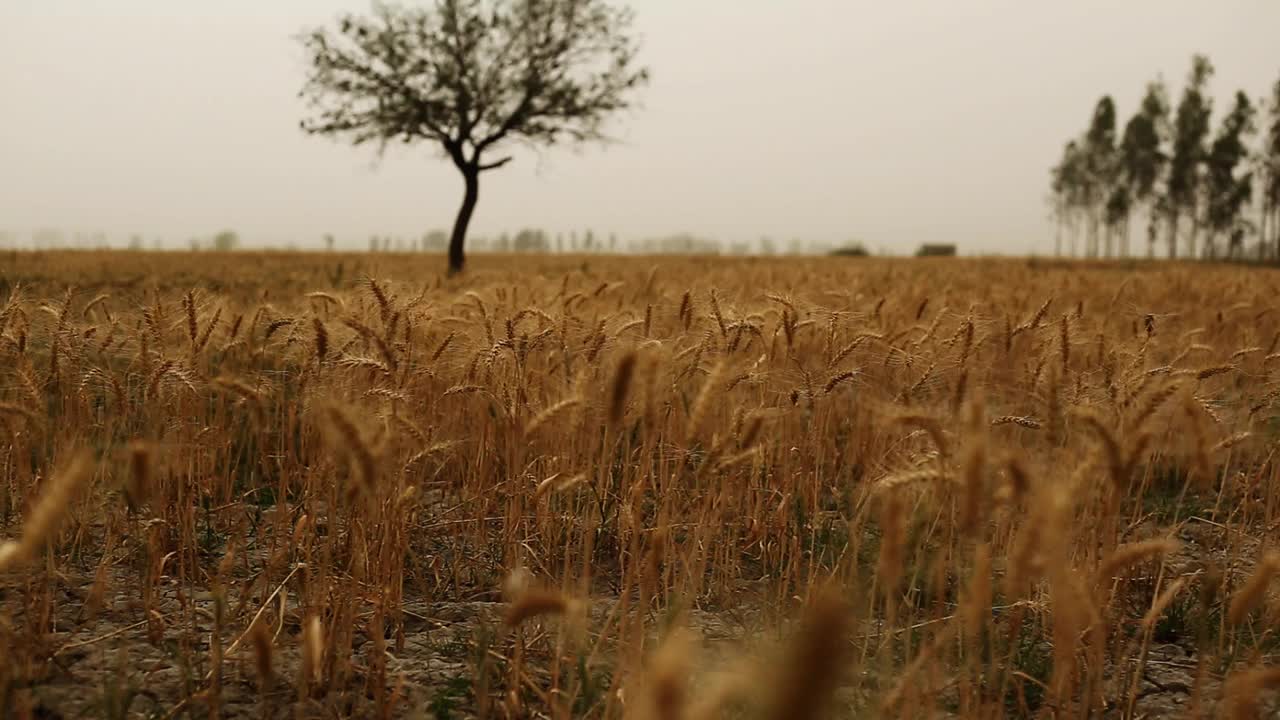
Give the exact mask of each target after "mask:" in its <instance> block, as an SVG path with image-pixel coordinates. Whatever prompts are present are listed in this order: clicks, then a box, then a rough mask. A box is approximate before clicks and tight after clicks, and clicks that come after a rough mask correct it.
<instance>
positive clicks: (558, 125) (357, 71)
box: [301, 0, 648, 273]
mask: <svg viewBox="0 0 1280 720" xmlns="http://www.w3.org/2000/svg"><path fill="white" fill-rule="evenodd" d="M631 25H632V16H631V13H630V11H628V10H626V9H621V8H617V7H614V6H613V5H611V4H610V3H609V2H608V0H435V2H434V3H432V4H431V5H429V6H427V7H422V8H400V7H394V6H389V5H377V6H375V8H374V10H373V13H372V14H371V15H370V16H367V17H363V16H356V15H346V16H344V17H342V18H341V19H340V20H339V22H338V25H337V28H336V30H332V31H331V30H329V29H325V28H319V29H315V30H312V31H310V32H307V33H306V34H304V35H303V37H302V44H303V47H304V48H305V50H306V53H307V59H308V64H309V66H310V71H309V74H308V77H307V80H306V84H305V85H304V86H303V89H302V93H301V94H302V96H303V97H304V98H305V99H306V100H307V101H308V103H309V105H310V107H311V108H312V110H313V111H314V114H313V115H312V116H311V117H309V118H307V119H305V120H303V122H302V128H303V129H304V130H305V131H307V132H308V133H312V134H318V135H328V136H334V137H338V138H342V139H344V140H347V141H350V142H352V143H353V144H356V145H360V144H364V143H369V142H374V143H377V144H378V146H379V148H380V150H381V149H385V148H386V146H387V145H388V144H390V143H392V142H395V141H400V142H403V143H405V144H410V143H415V142H419V141H425V142H427V143H428V144H433V145H435V146H436V147H437V148H438V149H439V150H440V152H441V153H442V154H443V155H444V156H445V157H447V158H449V159H450V160H451V161H452V162H453V164H454V166H455V167H456V168H457V169H458V172H459V173H461V175H462V179H463V184H464V188H465V192H464V194H463V201H462V205H461V207H460V208H459V209H458V214H457V218H456V220H455V221H454V225H453V233H452V235H451V236H450V239H449V270H450V272H451V273H453V272H458V271H460V270H462V268H463V264H464V246H465V244H466V237H467V226H468V225H469V224H470V222H471V217H472V214H473V213H474V211H475V207H476V201H477V200H478V199H479V192H480V175H481V174H482V173H484V172H486V171H489V170H494V169H497V168H500V167H502V166H504V165H506V164H507V163H508V162H510V161H511V159H512V158H511V156H510V155H502V154H498V153H499V150H500V148H502V147H504V146H507V145H510V144H511V143H514V142H523V143H526V144H532V145H555V144H558V143H561V142H566V141H567V142H573V143H581V142H587V141H603V140H606V139H607V138H606V135H605V132H604V126H605V122H606V120H607V119H608V118H609V117H610V116H612V115H614V114H616V113H618V112H619V111H622V110H625V109H627V108H629V107H631V105H632V97H633V95H634V91H635V90H636V89H638V88H639V87H640V86H642V85H643V84H644V83H645V82H646V81H647V79H648V71H647V70H646V69H644V68H641V67H638V66H637V63H636V52H637V44H636V41H635V39H634V38H633V36H632V34H631ZM495 154H498V156H497V157H495Z"/></svg>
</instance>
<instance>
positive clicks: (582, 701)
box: [0, 252, 1280, 718]
mask: <svg viewBox="0 0 1280 720" xmlns="http://www.w3.org/2000/svg"><path fill="white" fill-rule="evenodd" d="M442 268H443V260H442V259H441V258H437V257H429V256H412V255H341V254H255V253H232V254H199V255H196V254H185V253H157V254H148V253H73V252H68V253H9V254H4V255H0V378H2V380H0V434H3V436H4V438H5V440H4V444H3V445H0V538H7V539H8V540H7V542H5V544H3V545H0V715H3V717H6V718H8V717H14V718H58V717H64V718H73V717H100V718H125V717H156V718H169V717H181V716H190V717H201V718H203V717H225V718H251V717H317V718H319V717H325V718H328V717H423V718H462V717H498V718H506V717H511V718H516V717H555V718H568V717H621V716H627V717H636V718H647V717H652V718H710V717H722V716H728V717H762V718H789V717H794V718H804V717H827V716H836V717H925V716H938V717H965V718H976V717H991V718H995V717H1026V716H1056V717H1077V716H1080V717H1083V716H1090V715H1091V716H1099V717H1144V716H1147V717H1154V716H1169V715H1174V716H1187V717H1200V716H1204V717H1209V716H1213V715H1216V714H1218V713H1227V714H1230V715H1231V716H1235V717H1254V716H1256V714H1255V713H1257V712H1259V711H1261V710H1263V709H1272V708H1273V700H1272V698H1271V697H1270V696H1269V694H1268V691H1269V690H1270V689H1271V688H1274V687H1277V686H1280V669H1278V668H1280V665H1277V666H1272V665H1270V662H1271V661H1272V660H1273V659H1275V656H1276V654H1277V653H1280V634H1278V633H1280V596H1277V595H1276V594H1275V593H1274V592H1273V590H1272V582H1271V581H1272V580H1273V578H1274V577H1275V576H1276V575H1277V574H1280V555H1278V554H1275V553H1276V551H1275V550H1273V549H1271V548H1272V546H1273V545H1274V543H1272V542H1271V538H1273V537H1274V536H1275V532H1276V530H1277V525H1280V482H1278V479H1280V478H1278V475H1277V465H1276V459H1275V451H1276V449H1277V447H1278V445H1277V439H1278V437H1280V408H1278V404H1280V403H1278V401H1280V383H1278V382H1277V380H1278V379H1280V375H1278V374H1277V373H1278V372H1280V352H1278V350H1280V315H1278V311H1280V307H1278V305H1280V273H1278V272H1276V271H1273V270H1266V269H1257V268H1246V267H1229V266H1210V265H1191V264H1173V263H1169V264H1166V263H1130V264H1126V265H1118V264H1117V265H1106V264H1095V265H1086V264H1076V263H1052V262H1045V261H1026V260H968V259H937V260H882V259H853V258H849V259H845V258H838V259H832V258H808V259H797V258H788V259H781V258H779V259H720V258H619V257H612V258H611V257H601V256H589V257H542V256H523V257H522V256H508V257H492V256H490V257H484V256H477V257H476V258H474V259H473V261H472V267H471V268H469V270H468V272H467V274H466V275H464V276H461V277H458V278H453V279H447V278H445V277H443V275H442V274H441V270H442ZM0 542H3V541H0Z"/></svg>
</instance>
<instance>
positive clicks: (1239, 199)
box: [1205, 92, 1256, 255]
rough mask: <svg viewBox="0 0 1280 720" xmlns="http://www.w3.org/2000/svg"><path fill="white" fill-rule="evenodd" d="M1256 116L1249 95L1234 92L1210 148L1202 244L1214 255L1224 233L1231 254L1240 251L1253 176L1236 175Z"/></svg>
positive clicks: (1244, 158) (1246, 157)
mask: <svg viewBox="0 0 1280 720" xmlns="http://www.w3.org/2000/svg"><path fill="white" fill-rule="evenodd" d="M1255 113H1256V111H1255V110H1254V107H1253V103H1252V102H1250V101H1249V96H1248V95H1246V94H1245V93H1243V92H1237V93H1236V98H1235V105H1233V106H1232V108H1231V112H1229V113H1228V114H1227V115H1226V117H1224V118H1223V119H1222V126H1221V127H1220V128H1219V129H1218V133H1217V136H1216V137H1215V138H1214V140H1213V145H1212V146H1211V147H1210V148H1209V156H1208V160H1207V163H1206V167H1207V171H1208V172H1207V173H1206V176H1205V194H1206V198H1207V203H1206V211H1205V220H1206V223H1205V224H1206V226H1207V230H1208V236H1207V238H1206V240H1205V244H1206V250H1207V251H1208V252H1209V253H1210V254H1211V255H1212V254H1216V252H1217V248H1216V246H1215V242H1216V241H1217V238H1218V236H1219V235H1224V234H1225V235H1227V236H1228V237H1229V238H1230V241H1231V254H1232V255H1235V254H1236V253H1237V251H1238V250H1240V249H1242V248H1240V247H1239V246H1240V244H1241V243H1242V242H1243V239H1244V234H1245V230H1246V223H1247V221H1246V220H1245V219H1244V214H1243V213H1244V209H1245V207H1246V206H1248V204H1249V202H1250V201H1251V200H1252V199H1253V173H1252V172H1244V173H1238V172H1237V170H1238V168H1239V167H1240V166H1241V165H1242V164H1245V163H1246V161H1247V160H1248V158H1249V149H1248V147H1246V146H1245V138H1246V137H1247V136H1248V135H1249V134H1250V133H1252V132H1253V131H1254V124H1253V119H1254V115H1255Z"/></svg>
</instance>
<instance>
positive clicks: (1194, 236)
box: [1187, 207, 1200, 260]
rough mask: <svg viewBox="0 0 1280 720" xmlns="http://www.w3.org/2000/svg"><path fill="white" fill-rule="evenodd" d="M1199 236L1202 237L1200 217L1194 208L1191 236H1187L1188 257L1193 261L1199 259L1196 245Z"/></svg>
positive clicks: (1192, 210)
mask: <svg viewBox="0 0 1280 720" xmlns="http://www.w3.org/2000/svg"><path fill="white" fill-rule="evenodd" d="M1199 235H1200V217H1199V213H1197V212H1196V210H1195V208H1194V207H1193V208H1192V209H1191V234H1189V235H1188V236H1187V257H1189V258H1191V259H1192V260H1195V259H1196V257H1197V255H1196V250H1197V247H1196V244H1197V241H1198V240H1199V239H1200V238H1199Z"/></svg>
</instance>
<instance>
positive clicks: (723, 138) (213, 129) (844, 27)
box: [0, 0, 1280, 254]
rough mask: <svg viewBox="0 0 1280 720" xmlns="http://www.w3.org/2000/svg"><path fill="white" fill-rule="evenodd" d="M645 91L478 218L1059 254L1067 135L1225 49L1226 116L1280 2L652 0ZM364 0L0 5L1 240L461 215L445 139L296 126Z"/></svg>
mask: <svg viewBox="0 0 1280 720" xmlns="http://www.w3.org/2000/svg"><path fill="white" fill-rule="evenodd" d="M631 4H632V7H634V8H635V10H636V14H637V29H638V31H639V33H640V34H641V36H642V39H643V49H642V54H641V63H642V64H647V65H648V66H649V67H650V68H651V69H652V71H653V81H652V83H651V85H650V86H649V87H648V88H647V89H645V90H643V91H642V93H641V95H640V99H641V103H642V106H641V107H640V108H639V109H638V110H636V111H635V112H633V113H630V114H628V115H623V116H620V117H618V118H617V119H616V121H615V122H614V123H613V124H612V126H611V127H612V129H613V131H614V134H615V135H616V136H617V137H619V138H620V140H621V142H620V143H619V144H617V145H613V146H609V147H604V148H601V147H595V146H588V147H586V148H585V149H583V150H581V151H569V150H566V149H563V148H557V149H552V150H547V151H539V152H535V151H530V150H527V149H525V148H522V147H519V146H513V148H514V150H515V152H514V154H515V155H516V162H514V163H513V164H511V165H510V166H508V167H507V168H504V169H502V170H499V171H495V172H492V173H487V174H486V175H485V176H484V178H483V180H482V183H481V189H480V204H479V207H478V209H477V213H476V218H475V221H474V222H473V224H472V228H471V234H472V236H473V237H474V236H477V235H496V234H498V233H501V232H504V231H510V232H514V231H516V230H518V229H519V228H521V227H539V228H545V229H547V230H548V231H550V232H552V233H556V232H564V233H565V234H566V235H567V234H568V233H569V232H570V231H571V230H577V231H579V232H581V231H584V230H587V229H592V230H594V231H595V232H596V234H597V235H598V236H599V235H608V234H609V233H617V234H618V236H619V238H620V239H621V240H622V241H624V242H625V241H626V240H630V239H639V238H644V237H652V236H661V235H670V234H675V233H680V232H689V233H693V234H695V235H700V236H708V237H712V238H715V239H718V240H721V241H723V242H725V243H729V242H743V241H751V242H754V241H756V240H757V239H758V238H760V237H762V236H770V237H772V238H773V240H774V241H775V244H776V245H778V246H779V247H785V245H786V244H787V242H789V241H790V240H792V239H793V238H799V239H802V240H804V241H806V242H809V243H813V244H817V245H823V244H825V245H834V244H838V243H845V242H847V241H850V240H854V239H857V240H861V241H863V242H865V243H866V244H867V246H868V247H869V248H870V249H872V250H880V249H883V250H886V251H890V252H896V253H906V252H910V251H912V250H913V249H914V248H915V247H916V246H917V245H919V244H921V243H928V242H939V243H950V242H954V243H958V244H959V246H960V250H961V252H962V253H973V252H1002V253H1018V254H1024V253H1031V252H1039V253H1044V252H1047V251H1051V249H1052V224H1051V222H1050V220H1049V219H1048V211H1047V209H1046V203H1045V197H1046V194H1047V188H1048V181H1049V180H1048V171H1049V168H1050V166H1051V165H1052V164H1053V163H1054V162H1055V161H1056V160H1057V159H1058V157H1059V155H1060V152H1061V149H1062V144H1063V143H1064V142H1065V141H1066V140H1067V139H1069V138H1071V137H1074V136H1076V135H1077V134H1078V133H1079V132H1081V131H1082V130H1083V129H1084V128H1085V127H1086V126H1087V124H1088V120H1089V116H1090V113H1091V111H1092V108H1093V104H1094V102H1095V101H1096V100H1097V99H1098V97H1100V96H1101V95H1102V94H1104V93H1111V94H1112V95H1113V96H1114V97H1115V99H1116V102H1117V105H1118V111H1119V119H1118V122H1119V124H1120V126H1121V127H1123V123H1124V122H1125V121H1126V120H1127V119H1128V117H1129V115H1130V114H1131V113H1132V112H1133V110H1134V109H1135V106H1136V103H1137V101H1138V99H1139V97H1140V96H1141V93H1142V91H1143V90H1144V87H1145V85H1146V83H1147V82H1148V81H1150V80H1152V79H1154V78H1156V77H1157V76H1158V75H1163V77H1164V78H1165V80H1166V81H1167V82H1168V84H1169V91H1170V93H1169V94H1170V99H1171V101H1172V102H1173V103H1176V102H1177V98H1178V95H1179V94H1180V92H1181V87H1182V82H1183V79H1184V77H1185V75H1186V73H1187V71H1188V69H1189V67H1190V60H1191V55H1192V53H1194V52H1201V53H1205V54H1207V55H1209V57H1210V58H1211V59H1212V61H1213V63H1214V65H1215V66H1216V69H1217V72H1216V74H1215V76H1214V78H1213V80H1212V82H1211V87H1212V90H1213V94H1214V97H1215V98H1216V102H1215V108H1214V111H1215V112H1214V119H1213V126H1214V128H1215V129H1216V127H1217V124H1218V120H1219V119H1220V117H1221V114H1222V113H1223V112H1224V111H1225V109H1226V104H1227V99H1228V98H1229V97H1230V95H1231V94H1232V93H1234V92H1235V91H1236V90H1237V89H1244V90H1245V91H1247V92H1248V93H1249V95H1250V96H1251V97H1254V98H1262V97H1263V96H1264V95H1265V94H1267V93H1268V91H1269V88H1270V87H1271V86H1272V85H1273V84H1274V83H1275V82H1276V80H1277V79H1278V78H1280V51H1278V50H1277V44H1276V37H1277V36H1276V29H1277V28H1280V2H1275V0H1233V1H1225V2H1216V3H1206V2H1203V1H1200V2H1192V1H1190V0H1176V1H1172V2H1169V1H1165V2H1158V1H1157V0H1133V1H1130V2H1122V3H1116V2H1102V1H1092V0H1091V1H1080V0H1071V1H1070V2H1067V1H1058V2H1045V1H1039V0H1037V1H1035V2H1031V1H1028V0H1021V1H1018V2H1015V1H1012V0H986V1H980V2H978V1H965V2H943V1H942V0H938V1H936V2H926V1H923V0H914V1H912V2H901V3H884V2H871V1H866V2H864V1H861V0H859V1H856V2H855V1H853V0H636V1H635V2H632V3H631ZM369 7H370V6H369V3H368V2H364V1H362V0H351V1H342V0H269V1H268V0H222V1H221V2H196V1H195V0H0V54H2V60H0V232H8V233H10V236H11V237H12V236H13V235H15V234H16V235H17V236H19V237H20V238H26V237H29V236H30V233H31V232H32V231H34V230H37V229H39V228H46V227H47V228H56V229H59V230H62V231H63V232H64V233H65V234H66V235H67V237H68V238H70V237H71V236H73V235H74V234H75V233H86V234H87V233H95V232H99V231H101V232H105V233H107V235H108V236H109V237H110V240H111V242H112V244H114V245H117V246H123V244H124V243H125V242H126V240H127V237H128V236H129V235H132V234H135V233H137V234H142V235H143V236H145V238H146V240H147V245H148V246H149V245H150V244H151V242H152V240H153V239H154V238H157V237H163V238H164V239H165V242H166V245H167V246H168V247H185V246H186V242H187V239H188V238H190V237H195V236H202V237H207V236H209V235H211V234H212V233H214V232H216V231H218V230H220V229H224V228H228V229H234V230H236V231H238V232H239V233H240V236H241V238H242V241H243V243H244V244H245V245H247V246H251V247H252V246H262V245H280V246H283V245H286V244H295V245H297V246H299V247H301V248H318V247H320V246H321V237H322V236H323V235H325V234H327V233H332V234H334V235H335V236H336V238H337V241H338V247H340V248H348V249H365V248H367V246H368V238H369V236H370V235H374V234H377V235H392V236H403V237H406V238H407V237H420V236H421V235H422V234H423V233H424V232H426V231H428V230H431V229H437V228H441V229H447V228H448V227H449V226H450V224H451V223H452V221H453V216H454V213H455V212H456V210H457V206H458V203H459V202H460V200H461V195H462V181H461V179H460V177H459V176H458V173H457V171H456V170H455V169H454V168H453V166H452V165H451V164H450V163H449V162H447V161H444V160H442V159H440V158H439V156H438V155H437V152H436V149H435V148H434V147H432V146H427V145H417V146H412V147H409V148H406V147H404V146H392V147H391V148H390V150H389V152H388V154H387V155H386V156H385V157H384V158H383V159H381V160H378V159H377V157H376V154H375V150H374V149H373V148H369V147H365V148H351V147H347V146H343V145H340V144H337V143H335V142H332V141H329V140H325V139H322V138H312V137H307V136H305V135H304V134H303V133H302V132H301V131H300V130H298V121H299V120H300V119H301V118H302V116H303V114H304V112H303V106H302V103H301V101H300V100H298V99H297V97H296V95H297V91H298V90H299V89H300V87H301V85H302V81H303V77H304V65H303V53H302V51H301V48H300V46H299V45H298V43H297V42H296V40H295V39H294V38H295V36H296V35H297V34H298V33H299V32H300V31H301V30H303V29H304V28H308V27H311V26H314V25H320V24H329V23H331V22H332V20H333V19H334V18H335V16H336V15H337V13H338V12H339V11H341V10H344V9H350V10H356V11H361V12H363V11H366V10H368V9H369Z"/></svg>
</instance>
